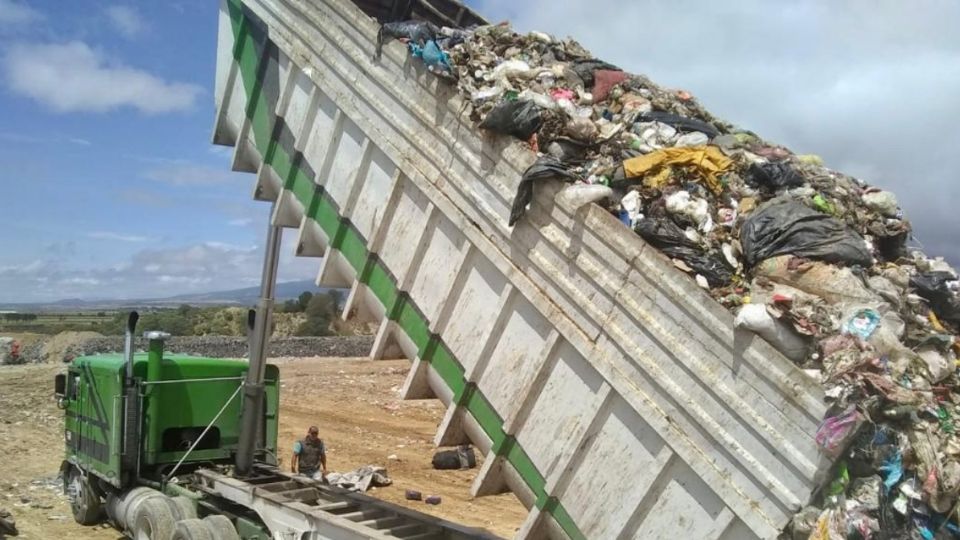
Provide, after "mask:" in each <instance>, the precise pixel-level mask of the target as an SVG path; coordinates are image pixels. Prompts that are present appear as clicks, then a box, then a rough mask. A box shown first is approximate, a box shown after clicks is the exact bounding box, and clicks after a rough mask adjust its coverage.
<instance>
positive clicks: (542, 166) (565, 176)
mask: <svg viewBox="0 0 960 540" xmlns="http://www.w3.org/2000/svg"><path fill="white" fill-rule="evenodd" d="M549 178H558V179H560V180H565V181H568V182H570V181H573V180H576V179H577V175H575V174H574V173H572V172H570V171H568V170H567V169H566V168H565V167H564V166H563V164H562V163H560V161H559V160H557V158H555V157H552V156H541V157H539V158H538V159H537V160H536V161H535V162H533V165H531V166H529V167H527V170H525V171H523V178H521V179H520V185H519V186H517V195H516V196H515V197H514V198H513V206H512V207H511V208H510V226H511V227H513V225H514V223H516V222H517V221H519V220H520V218H521V217H523V214H524V213H525V212H526V211H527V205H528V204H530V201H532V200H533V183H534V182H539V181H541V180H547V179H549Z"/></svg>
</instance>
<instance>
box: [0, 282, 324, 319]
mask: <svg viewBox="0 0 960 540" xmlns="http://www.w3.org/2000/svg"><path fill="white" fill-rule="evenodd" d="M328 290H330V289H329V288H326V287H317V286H316V285H315V284H314V282H313V281H311V280H303V281H287V282H284V283H277V287H276V298H277V301H278V302H282V301H284V300H289V299H291V298H296V297H298V296H300V293H302V292H303V291H310V292H312V293H314V294H316V293H318V292H319V293H326V292H327V291H328ZM259 297H260V287H259V286H256V287H245V288H243V289H230V290H226V291H212V292H203V293H193V294H178V295H176V296H167V297H164V298H140V299H121V300H81V299H77V298H70V299H64V300H58V301H56V302H48V303H36V304H5V303H0V310H4V311H6V310H10V311H89V310H116V309H126V308H145V307H157V308H162V307H176V306H179V305H181V304H189V305H191V306H253V305H254V304H256V303H257V299H258V298H259Z"/></svg>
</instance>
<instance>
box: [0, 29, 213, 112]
mask: <svg viewBox="0 0 960 540" xmlns="http://www.w3.org/2000/svg"><path fill="white" fill-rule="evenodd" d="M3 68H4V72H5V75H6V79H7V84H8V86H9V87H10V89H11V90H13V91H14V92H15V93H17V94H20V95H22V96H26V97H29V98H31V99H34V100H36V101H38V102H40V103H42V104H44V105H46V106H48V107H50V108H51V109H53V110H54V111H57V112H81V111H85V112H107V111H111V110H115V109H119V108H123V107H132V108H134V109H137V110H139V111H141V112H143V113H147V114H158V113H165V112H172V111H182V110H186V109H190V108H191V107H193V105H194V103H195V102H196V99H197V98H198V97H199V96H200V94H202V93H203V89H202V88H201V87H199V86H197V85H194V84H188V83H180V82H168V81H165V80H163V79H161V78H159V77H157V76H155V75H152V74H150V73H148V72H146V71H143V70H140V69H136V68H132V67H127V66H124V65H122V64H118V63H114V62H110V61H108V60H107V59H106V58H105V57H104V56H103V54H102V53H100V52H99V51H95V50H93V49H91V48H90V46H88V45H87V44H86V43H83V42H80V41H71V42H69V43H61V44H42V43H20V44H16V45H13V46H11V47H9V48H8V49H7V51H6V54H5V55H4V58H3Z"/></svg>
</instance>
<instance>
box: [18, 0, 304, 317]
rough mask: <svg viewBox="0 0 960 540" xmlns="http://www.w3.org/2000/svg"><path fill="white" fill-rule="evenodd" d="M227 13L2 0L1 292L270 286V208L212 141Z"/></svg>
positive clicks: (287, 272)
mask: <svg viewBox="0 0 960 540" xmlns="http://www.w3.org/2000/svg"><path fill="white" fill-rule="evenodd" d="M217 10H218V2H216V1H202V2H201V1H185V2H181V3H167V2H149V3H147V2H143V3H135V4H132V3H131V4H117V3H113V2H61V1H42V2H30V3H29V7H27V4H26V3H24V2H18V3H15V2H12V1H10V0H0V39H2V42H3V43H4V44H5V45H4V46H2V50H0V55H2V56H0V75H2V78H3V81H2V83H3V84H2V89H0V96H2V97H0V118H2V119H3V120H2V122H0V171H2V172H0V194H2V197H0V198H2V200H3V201H4V209H3V212H2V214H3V215H4V220H3V227H2V229H0V243H2V245H3V250H0V300H2V301H37V300H50V299H59V298H67V297H84V298H94V297H124V296H141V297H142V296H163V295H167V294H176V293H180V292H184V291H192V290H210V289H224V288H232V287H234V286H237V287H242V286H249V285H253V284H256V283H257V277H258V273H259V253H258V252H257V249H256V247H257V246H258V245H259V244H261V243H262V239H261V238H262V236H263V233H264V228H265V224H266V219H267V215H268V212H269V207H268V205H266V204H264V203H256V202H254V201H252V200H251V197H250V193H251V189H252V177H251V175H247V174H238V173H232V172H230V165H229V161H230V151H229V149H225V148H222V147H216V146H213V145H211V144H210V132H211V128H212V125H213V121H212V120H213V116H214V108H213V99H214V96H213V93H212V87H213V76H214V64H215V54H216V20H217V18H216V17H217ZM288 238H289V237H288ZM285 251H286V252H289V250H285ZM234 266H235V267H234ZM317 267H318V264H317V260H316V259H314V260H312V261H308V260H299V261H293V260H292V257H285V261H284V264H283V265H282V268H283V273H282V275H281V277H282V278H285V279H303V278H312V277H313V276H314V275H315V272H316V268H317ZM144 269H146V272H145V271H144Z"/></svg>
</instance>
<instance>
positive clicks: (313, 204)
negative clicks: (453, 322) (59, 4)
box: [227, 0, 585, 540]
mask: <svg viewBox="0 0 960 540" xmlns="http://www.w3.org/2000/svg"><path fill="white" fill-rule="evenodd" d="M227 6H228V10H229V13H230V19H231V24H232V27H233V34H234V39H235V40H236V42H235V43H234V47H233V54H234V60H235V61H236V62H237V65H238V66H239V67H240V71H241V76H242V79H243V83H244V89H245V91H246V94H247V100H248V102H247V108H246V114H247V118H248V119H249V120H250V122H251V124H252V128H253V129H252V131H253V134H254V140H255V143H256V146H257V148H258V149H259V150H260V152H261V155H263V156H264V162H265V163H266V164H267V165H269V166H270V167H271V168H273V169H274V171H275V172H276V173H277V175H278V176H279V177H280V178H281V179H282V180H283V183H284V189H286V190H289V191H291V192H292V193H293V194H294V196H295V197H296V198H297V200H299V201H300V203H301V204H303V207H304V208H305V209H306V214H307V217H309V218H310V219H312V220H314V221H315V222H316V223H317V224H318V225H319V227H320V228H321V229H322V230H323V231H324V233H325V234H326V236H327V238H329V239H330V242H331V245H332V247H333V248H335V249H338V250H340V252H341V253H342V254H343V256H344V258H345V259H346V260H347V261H348V262H349V263H350V266H352V267H353V268H354V270H356V272H357V276H358V279H359V280H360V282H361V283H364V284H366V285H367V286H368V287H369V289H370V291H371V292H372V293H373V294H374V296H376V298H377V299H378V300H379V301H380V302H381V303H382V304H383V305H384V307H385V308H386V312H387V314H388V316H390V318H391V319H392V320H394V321H396V323H397V324H398V325H399V326H400V328H402V329H403V331H404V332H405V333H406V334H407V336H408V337H409V338H410V340H411V341H413V343H414V345H415V346H416V347H417V351H418V352H419V353H420V357H421V360H422V361H425V362H428V363H429V364H430V366H431V367H432V368H433V369H434V371H435V372H436V373H437V374H438V375H439V376H440V377H441V378H442V379H443V381H444V382H445V383H446V384H447V386H448V387H449V388H450V390H451V391H452V392H453V394H454V400H455V401H456V402H457V403H458V404H460V405H461V406H462V407H463V408H464V409H466V410H467V411H469V412H470V414H471V416H473V418H474V419H475V420H476V421H477V423H478V424H479V425H480V427H481V428H482V429H483V431H484V432H485V433H486V434H487V436H488V437H490V440H491V441H492V443H493V446H492V448H493V451H494V452H495V453H496V454H497V455H498V456H501V457H502V458H503V459H504V460H506V461H507V462H509V463H510V464H511V465H512V466H513V468H514V469H515V470H516V471H517V473H518V474H519V475H520V477H521V478H522V479H523V481H524V482H525V483H526V484H527V486H528V487H529V488H530V490H531V492H532V493H533V495H534V497H535V498H536V507H537V508H539V509H540V510H541V511H542V512H544V513H546V514H548V515H550V516H551V517H552V518H553V519H554V521H555V522H556V523H557V524H558V525H559V526H560V527H561V528H562V529H563V531H564V532H565V533H566V534H567V535H568V536H570V537H571V538H574V539H578V540H579V539H582V538H585V537H584V535H583V533H581V532H580V529H579V528H578V527H577V525H576V523H574V521H573V519H572V518H571V517H570V515H569V514H568V513H567V511H566V509H564V507H563V505H562V504H560V502H559V501H558V500H557V499H556V498H554V497H548V496H547V494H546V491H545V484H546V482H545V480H544V477H543V475H542V474H540V471H538V470H537V467H536V465H534V463H533V461H532V460H531V459H530V456H529V455H528V454H527V453H526V452H525V451H524V450H523V448H522V446H521V445H520V443H519V442H517V440H516V439H514V438H513V437H512V436H508V435H507V434H506V433H505V432H504V430H503V419H502V418H500V416H499V415H498V414H497V412H496V410H494V408H493V406H492V405H491V404H490V401H489V400H488V399H487V398H486V396H484V395H483V393H482V392H481V391H480V390H479V389H478V388H477V387H476V385H472V384H468V383H467V381H466V379H465V377H464V369H463V365H462V364H461V363H460V362H459V361H458V360H457V359H456V358H455V357H454V355H453V354H452V353H451V352H450V350H449V348H447V347H446V345H445V344H444V343H443V342H442V340H440V339H439V338H437V337H432V336H431V334H430V323H429V321H427V319H426V317H425V316H424V315H423V314H422V313H423V312H422V311H421V310H420V309H418V308H417V306H416V304H415V303H414V302H413V300H412V299H411V298H410V297H409V296H408V295H406V294H400V291H398V289H397V283H396V280H395V279H394V278H393V277H392V274H391V273H390V271H389V270H388V269H387V267H386V265H384V263H383V262H382V261H381V260H380V259H379V257H377V256H376V255H374V254H371V253H370V252H369V250H368V249H367V245H366V242H365V241H364V239H363V237H362V236H361V235H360V233H359V232H358V231H357V230H356V229H355V228H354V227H352V226H351V225H350V223H349V220H347V219H346V218H343V217H342V216H340V215H339V213H338V211H337V204H336V203H335V202H334V201H333V200H332V199H331V198H330V195H329V194H328V193H327V192H326V191H325V190H324V189H322V187H319V186H316V185H314V184H313V182H312V181H311V180H310V178H309V176H308V175H307V174H305V173H304V172H303V171H301V170H300V169H299V167H297V166H296V163H297V162H296V161H295V160H294V159H293V156H291V155H289V154H288V152H287V150H285V149H284V148H283V146H282V145H281V144H278V142H277V141H276V140H274V138H273V137H268V136H267V134H270V133H271V132H272V128H273V126H272V123H273V122H272V118H273V107H274V106H275V104H274V103H268V102H267V99H266V98H265V96H264V95H263V92H262V90H261V82H262V77H258V69H264V68H265V66H262V65H260V64H261V57H260V55H259V54H258V52H257V51H258V50H259V51H263V50H264V48H265V47H266V46H267V43H260V44H257V43H255V37H254V35H253V34H255V33H256V32H251V31H250V28H248V26H250V25H252V24H255V23H254V22H253V21H252V20H251V19H250V18H248V17H246V16H245V15H244V8H243V6H242V5H241V3H240V0H227ZM262 33H263V35H264V38H265V39H266V31H265V30H264V31H263V32H262Z"/></svg>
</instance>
